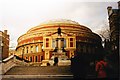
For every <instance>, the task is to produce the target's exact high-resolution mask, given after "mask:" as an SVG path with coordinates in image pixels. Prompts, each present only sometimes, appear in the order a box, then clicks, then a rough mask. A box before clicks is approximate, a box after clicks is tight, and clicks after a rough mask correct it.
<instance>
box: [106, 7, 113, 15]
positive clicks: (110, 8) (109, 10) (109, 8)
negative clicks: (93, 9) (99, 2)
mask: <svg viewBox="0 0 120 80" xmlns="http://www.w3.org/2000/svg"><path fill="white" fill-rule="evenodd" d="M107 10H108V15H109V16H110V15H111V13H112V7H111V6H108V7H107Z"/></svg>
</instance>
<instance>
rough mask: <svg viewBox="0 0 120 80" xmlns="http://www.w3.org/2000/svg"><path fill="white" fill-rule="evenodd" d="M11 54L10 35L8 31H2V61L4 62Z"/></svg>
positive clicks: (0, 41)
mask: <svg viewBox="0 0 120 80" xmlns="http://www.w3.org/2000/svg"><path fill="white" fill-rule="evenodd" d="M8 54H9V35H8V34H7V30H4V32H2V31H0V59H1V60H3V59H5V58H7V57H8Z"/></svg>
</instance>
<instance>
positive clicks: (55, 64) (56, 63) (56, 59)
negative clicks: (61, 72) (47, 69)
mask: <svg viewBox="0 0 120 80" xmlns="http://www.w3.org/2000/svg"><path fill="white" fill-rule="evenodd" d="M53 65H54V66H57V65H58V57H55V58H54V64H53Z"/></svg>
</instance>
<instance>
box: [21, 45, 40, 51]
mask: <svg viewBox="0 0 120 80" xmlns="http://www.w3.org/2000/svg"><path fill="white" fill-rule="evenodd" d="M35 51H36V52H38V46H35ZM22 53H33V46H31V47H30V52H29V47H26V52H25V48H24V49H22Z"/></svg>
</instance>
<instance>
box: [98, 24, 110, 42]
mask: <svg viewBox="0 0 120 80" xmlns="http://www.w3.org/2000/svg"><path fill="white" fill-rule="evenodd" d="M98 34H99V35H100V36H101V38H102V40H110V29H109V25H108V24H107V23H105V22H104V23H103V25H102V29H101V30H99V31H98Z"/></svg>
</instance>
